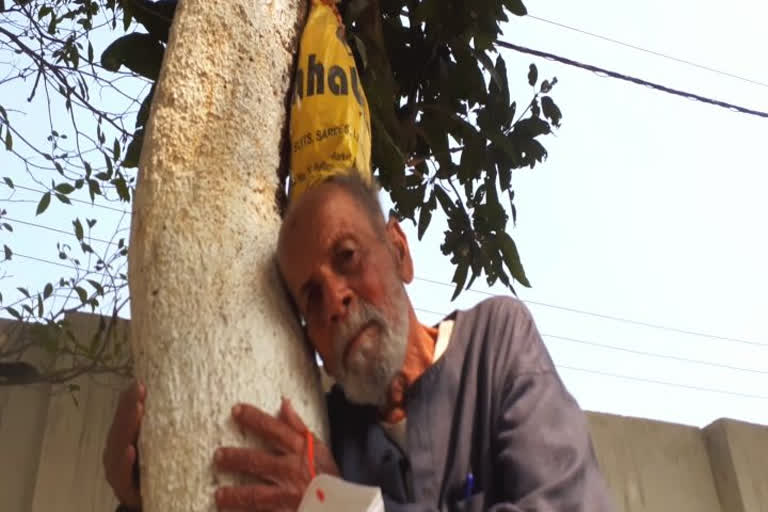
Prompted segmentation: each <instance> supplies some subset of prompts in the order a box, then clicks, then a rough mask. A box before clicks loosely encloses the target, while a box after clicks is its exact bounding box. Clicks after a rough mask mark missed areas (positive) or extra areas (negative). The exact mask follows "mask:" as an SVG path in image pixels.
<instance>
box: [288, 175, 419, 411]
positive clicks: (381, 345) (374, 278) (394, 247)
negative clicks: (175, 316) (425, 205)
mask: <svg viewBox="0 0 768 512" xmlns="http://www.w3.org/2000/svg"><path fill="white" fill-rule="evenodd" d="M278 261H279V264H280V270H281V272H282V274H283V277H284V279H285V281H286V284H287V286H288V289H289V291H290V293H291V295H292V296H293V299H294V301H295V302H296V305H297V307H298V309H299V312H300V314H301V315H302V316H303V318H304V320H305V322H306V328H307V334H308V336H309V339H310V341H311V342H312V344H313V346H314V347H315V349H316V350H317V351H318V352H319V353H320V356H321V357H322V358H323V361H324V364H325V367H326V369H327V370H328V372H329V373H330V374H331V375H332V376H333V377H334V378H335V379H336V380H337V382H338V383H339V384H340V385H341V386H342V388H343V389H344V393H345V394H346V395H347V398H349V399H350V400H351V401H354V402H357V403H366V404H373V405H384V404H385V403H386V395H387V391H388V389H389V385H390V383H391V381H392V379H393V377H394V376H395V375H396V374H397V372H398V371H399V370H400V369H401V368H402V365H403V361H404V359H405V351H406V346H407V340H408V330H409V311H410V308H409V302H408V298H407V296H406V293H405V288H404V285H403V283H404V282H407V281H410V279H411V278H412V273H413V268H412V263H411V259H410V253H409V252H408V245H407V242H406V240H405V237H404V235H403V233H402V231H401V230H400V227H399V225H398V224H397V223H396V222H394V221H390V223H389V224H387V225H386V226H381V227H380V229H376V228H375V227H374V225H373V223H372V222H371V220H370V218H369V217H368V216H367V215H366V212H365V210H364V208H363V207H362V206H361V205H360V204H359V203H358V202H357V201H356V200H355V199H354V198H352V197H351V196H350V195H349V194H348V193H347V192H346V191H345V190H344V189H342V188H340V187H338V186H337V185H333V184H326V185H321V186H319V187H317V188H316V189H313V190H311V191H309V192H307V193H306V194H305V195H304V196H303V197H302V198H301V200H300V202H299V203H298V205H296V207H295V208H294V209H293V210H292V212H291V213H290V214H289V216H288V218H287V219H286V221H285V225H284V226H283V230H282V235H281V240H280V246H279V247H278Z"/></svg>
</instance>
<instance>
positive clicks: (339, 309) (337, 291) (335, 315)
mask: <svg viewBox="0 0 768 512" xmlns="http://www.w3.org/2000/svg"><path fill="white" fill-rule="evenodd" d="M328 288H329V289H328V291H327V293H326V297H328V305H327V308H328V316H329V319H330V322H331V324H337V323H339V322H341V321H343V320H344V319H345V318H346V317H347V314H348V313H349V308H350V307H351V306H352V290H350V289H349V288H348V287H347V286H346V285H345V284H344V283H329V285H328Z"/></svg>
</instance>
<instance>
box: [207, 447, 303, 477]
mask: <svg viewBox="0 0 768 512" xmlns="http://www.w3.org/2000/svg"><path fill="white" fill-rule="evenodd" d="M214 462H215V463H216V467H218V468H219V469H221V470H224V471H231V472H233V473H247V474H249V475H253V476H257V477H259V478H261V479H263V480H266V481H269V482H274V483H278V482H284V481H291V480H294V479H295V475H293V474H292V473H295V472H296V464H295V463H293V464H292V463H291V461H289V460H286V456H275V455H271V454H269V453H266V452H263V451H261V450H257V449H254V448H230V447H225V448H219V449H218V450H216V454H215V455H214Z"/></svg>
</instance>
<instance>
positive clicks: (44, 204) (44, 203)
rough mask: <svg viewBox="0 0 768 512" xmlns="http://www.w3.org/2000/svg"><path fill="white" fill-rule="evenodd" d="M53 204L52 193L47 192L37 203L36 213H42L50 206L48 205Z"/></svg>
mask: <svg viewBox="0 0 768 512" xmlns="http://www.w3.org/2000/svg"><path fill="white" fill-rule="evenodd" d="M49 204H51V193H50V192H46V193H45V194H43V197H42V198H41V199H40V202H39V203H38V204H37V212H36V213H35V215H40V214H41V213H43V212H44V211H45V210H46V208H48V205H49Z"/></svg>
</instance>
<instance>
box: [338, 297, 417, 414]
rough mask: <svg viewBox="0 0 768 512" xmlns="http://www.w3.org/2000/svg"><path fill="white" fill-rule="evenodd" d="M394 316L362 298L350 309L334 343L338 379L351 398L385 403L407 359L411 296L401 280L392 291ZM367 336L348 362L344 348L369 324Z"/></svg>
mask: <svg viewBox="0 0 768 512" xmlns="http://www.w3.org/2000/svg"><path fill="white" fill-rule="evenodd" d="M389 298H390V304H389V306H390V307H389V308H388V309H389V310H390V312H391V314H392V318H391V319H387V318H386V317H385V316H384V313H383V312H382V311H379V310H378V309H376V308H375V307H374V306H372V305H371V304H369V303H367V302H365V301H363V300H362V299H360V300H359V302H358V305H359V307H358V308H357V309H356V310H355V311H350V312H349V314H348V316H347V318H346V320H345V322H344V324H342V325H341V326H340V328H339V331H338V332H337V333H336V336H335V339H334V343H333V347H334V357H335V358H336V361H335V362H336V365H335V366H336V368H337V375H336V381H337V382H338V383H339V384H340V385H341V388H342V389H343V390H344V394H345V395H346V397H347V399H348V400H349V401H350V402H354V403H358V404H366V405H375V406H378V407H382V406H385V405H386V403H387V395H388V391H389V386H390V384H391V383H392V380H393V379H394V377H395V376H396V375H397V374H398V372H400V370H401V369H402V367H403V363H404V362H405V353H406V349H407V348H408V324H409V318H408V300H407V298H406V295H405V289H404V288H403V285H402V284H401V283H397V285H396V286H393V289H392V291H391V293H390V294H389ZM369 323H373V324H374V328H372V329H371V328H369V329H367V332H366V333H365V334H363V338H362V339H361V340H360V342H359V343H358V344H357V346H356V347H355V350H354V352H353V353H352V354H350V357H349V361H347V363H348V364H347V365H345V364H344V350H345V349H346V347H347V344H348V343H350V342H351V341H352V337H353V336H355V335H356V334H357V333H359V332H360V329H361V328H362V327H363V326H365V325H366V324H369Z"/></svg>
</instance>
